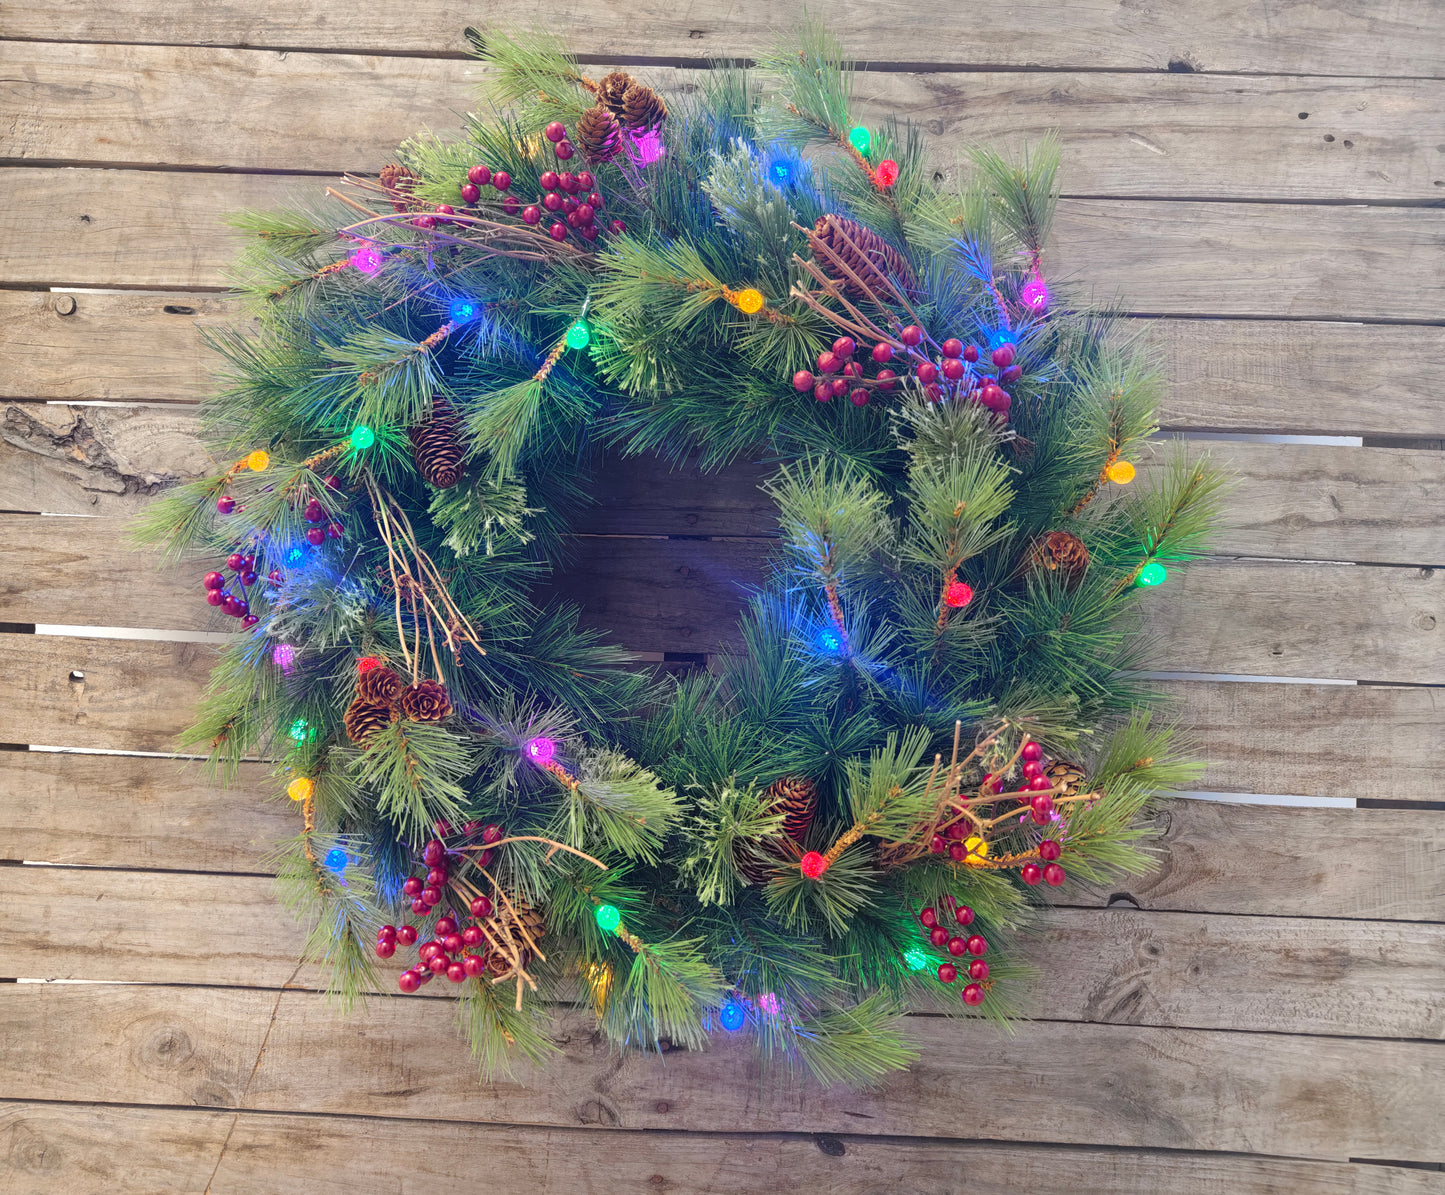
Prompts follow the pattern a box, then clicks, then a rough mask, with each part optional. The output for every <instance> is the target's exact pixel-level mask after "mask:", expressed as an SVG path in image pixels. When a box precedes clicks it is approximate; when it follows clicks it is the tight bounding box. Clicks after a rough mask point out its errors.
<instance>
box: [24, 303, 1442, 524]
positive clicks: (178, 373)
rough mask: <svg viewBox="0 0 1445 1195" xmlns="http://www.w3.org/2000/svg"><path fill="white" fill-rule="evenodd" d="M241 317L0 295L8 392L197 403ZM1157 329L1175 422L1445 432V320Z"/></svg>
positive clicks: (1163, 412)
mask: <svg viewBox="0 0 1445 1195" xmlns="http://www.w3.org/2000/svg"><path fill="white" fill-rule="evenodd" d="M63 300H69V301H72V302H74V303H75V310H74V311H73V312H71V313H70V314H69V315H68V316H64V317H62V316H59V315H58V314H57V304H59V303H61V302H62V301H63ZM67 305H68V304H67ZM172 309H174V310H172ZM187 310H189V311H191V312H194V314H193V315H188V314H184V313H185V312H186V311H187ZM241 319H242V317H241V314H240V305H239V303H237V302H236V301H235V300H233V299H230V298H227V297H225V296H221V295H215V294H204V293H191V294H175V293H159V294H155V293H152V294H147V293H144V292H137V293H130V294H103V293H94V292H83V293H80V294H71V295H66V296H58V295H51V294H49V293H48V292H35V291H0V360H3V361H4V362H5V365H6V370H5V374H6V377H5V378H4V379H0V385H3V386H4V387H5V389H6V390H7V391H8V392H9V393H10V394H11V395H13V396H14V397H18V398H40V399H47V400H52V401H53V400H57V399H111V400H130V401H136V402H154V403H161V402H167V403H171V402H174V403H191V402H199V401H200V400H201V399H202V398H204V397H205V396H206V395H207V394H210V393H212V392H213V390H214V388H215V387H214V386H213V384H212V382H211V380H210V374H211V371H212V370H214V369H216V368H218V367H219V365H220V360H219V358H216V357H213V356H211V355H210V354H209V353H207V352H205V351H204V349H202V348H201V347H200V346H199V337H198V336H197V335H196V332H195V330H194V329H195V328H196V327H213V326H216V325H217V324H226V323H231V322H233V321H234V322H237V323H239V322H241ZM1150 334H1151V336H1153V338H1154V339H1155V340H1157V341H1158V342H1159V344H1160V345H1161V347H1162V348H1163V350H1164V352H1165V353H1166V361H1167V370H1168V376H1169V379H1170V388H1169V393H1168V396H1167V398H1166V400H1165V402H1164V405H1163V406H1162V407H1161V409H1160V420H1161V422H1162V424H1163V426H1165V427H1167V428H1176V429H1198V430H1202V431H1258V432H1285V433H1296V434H1298V433H1305V434H1309V433H1320V432H1328V433H1333V434H1336V435H1364V436H1414V437H1420V436H1430V435H1433V434H1435V433H1436V432H1438V431H1439V410H1438V401H1437V396H1438V395H1439V394H1440V393H1441V391H1442V390H1445V328H1440V327H1426V326H1421V325H1364V324H1340V323H1312V322H1309V321H1288V322H1280V321H1275V320H1220V319H1211V320H1191V319H1169V320H1161V321H1158V322H1157V323H1155V324H1154V326H1153V328H1152V329H1151V333H1150ZM102 363H103V367H102ZM91 417H92V418H93V417H94V415H92V416H91ZM4 473H5V470H4V469H0V484H3V478H4ZM621 481H622V479H621V478H619V479H618V484H621ZM703 513H706V512H703ZM703 525H706V524H703ZM618 530H623V528H618ZM636 530H637V532H638V533H639V534H657V533H658V532H657V531H656V529H655V527H653V528H648V527H645V526H644V525H641V524H639V526H638V527H637V528H636ZM708 533H709V532H708V531H696V532H692V534H708ZM711 533H713V534H717V532H716V531H713V532H711Z"/></svg>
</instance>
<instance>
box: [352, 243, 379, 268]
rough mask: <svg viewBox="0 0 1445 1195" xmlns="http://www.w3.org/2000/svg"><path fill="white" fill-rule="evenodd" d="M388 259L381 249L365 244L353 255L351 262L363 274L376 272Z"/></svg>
mask: <svg viewBox="0 0 1445 1195" xmlns="http://www.w3.org/2000/svg"><path fill="white" fill-rule="evenodd" d="M385 259H386V254H384V253H383V252H382V251H381V250H380V249H378V248H376V247H375V246H374V245H363V246H362V247H361V248H360V249H358V250H357V251H356V252H355V253H353V254H352V255H351V259H350V260H351V264H352V265H353V266H355V267H356V268H357V269H358V270H360V271H361V272H362V273H363V274H375V273H376V272H377V270H379V269H381V263H382V262H383V261H384V260H385Z"/></svg>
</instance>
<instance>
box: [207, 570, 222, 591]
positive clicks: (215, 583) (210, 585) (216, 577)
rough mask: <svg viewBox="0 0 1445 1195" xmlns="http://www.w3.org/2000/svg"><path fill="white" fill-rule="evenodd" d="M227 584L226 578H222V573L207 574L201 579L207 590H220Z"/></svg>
mask: <svg viewBox="0 0 1445 1195" xmlns="http://www.w3.org/2000/svg"><path fill="white" fill-rule="evenodd" d="M225 583H226V578H225V577H223V576H221V574H220V573H207V574H206V575H205V576H204V577H202V578H201V584H202V585H204V586H205V587H206V588H207V589H220V588H221V586H223V585H225Z"/></svg>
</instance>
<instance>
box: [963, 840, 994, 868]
mask: <svg viewBox="0 0 1445 1195" xmlns="http://www.w3.org/2000/svg"><path fill="white" fill-rule="evenodd" d="M963 849H964V850H966V851H967V852H968V857H967V858H966V859H964V862H965V863H967V864H968V865H969V866H970V867H977V866H978V865H979V864H980V863H981V862H983V860H985V859H987V858H988V843H986V842H985V841H984V840H983V839H982V838H980V837H979V836H978V835H977V834H970V835H969V836H968V837H967V838H966V839H964V842H963Z"/></svg>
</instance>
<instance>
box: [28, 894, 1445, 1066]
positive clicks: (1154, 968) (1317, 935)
mask: <svg viewBox="0 0 1445 1195" xmlns="http://www.w3.org/2000/svg"><path fill="white" fill-rule="evenodd" d="M0 895H3V897H4V900H5V907H6V908H7V909H9V910H11V914H12V918H13V922H12V924H13V925H14V927H15V928H14V929H12V932H11V933H10V934H9V936H8V940H7V941H6V942H4V943H0V975H3V976H10V977H17V978H32V979H90V980H106V981H115V982H125V983H194V982H198V981H202V980H203V981H204V982H206V983H208V984H213V985H221V986H253V987H276V986H279V985H281V984H284V983H286V982H288V981H289V980H291V979H293V977H296V982H298V983H299V984H301V985H302V986H307V987H315V986H319V984H320V982H321V981H320V977H319V972H318V971H316V970H315V969H313V968H310V967H307V968H305V969H304V970H303V971H302V972H300V974H299V976H298V973H297V966H296V960H297V958H298V957H299V954H300V951H301V945H302V942H303V941H304V937H305V935H304V933H303V932H302V929H301V927H300V926H299V925H297V924H296V923H295V922H294V921H293V920H292V918H291V917H290V916H289V914H287V913H286V912H285V910H284V909H282V908H281V907H280V906H279V905H278V904H277V903H276V901H275V898H274V894H273V891H272V881H271V880H270V879H269V878H268V877H263V876H241V875H232V876H215V875H204V874H193V873H172V872H137V871H110V870H98V869H91V868H86V869H78V870H71V869H59V868H38V867H25V868H16V867H6V868H0ZM1065 939H1067V942H1068V946H1067V949H1064V948H1063V947H1062V943H1063V942H1064V940H1065ZM201 943H204V945H203V946H202V945H200V944H201ZM1442 947H1445V926H1440V925H1429V924H1421V923H1416V922H1399V921H1331V920H1329V919H1326V918H1322V917H1316V918H1259V917H1233V916H1225V915H1219V914H1207V915H1206V914H1199V913H1148V912H1138V911H1134V910H1121V909H1108V910H1102V909H1056V910H1053V911H1052V912H1050V913H1049V914H1048V916H1047V917H1046V918H1045V923H1044V928H1043V930H1041V931H1039V933H1038V940H1037V941H1035V942H1031V943H1030V944H1029V945H1028V947H1027V949H1026V950H1025V955H1026V957H1029V958H1031V959H1033V960H1034V961H1035V962H1036V963H1037V964H1038V965H1039V967H1040V969H1041V972H1042V975H1043V978H1042V981H1041V983H1040V985H1039V987H1038V988H1037V989H1036V991H1035V993H1034V995H1033V998H1032V1004H1031V1010H1032V1012H1033V1013H1034V1015H1037V1016H1046V1017H1048V1018H1049V1019H1050V1020H1069V1021H1087V1022H1105V1023H1117V1024H1154V1025H1175V1026H1184V1027H1189V1028H1199V1029H1237V1030H1252V1031H1256V1032H1269V1033H1318V1034H1336V1035H1344V1036H1352V1035H1353V1036H1374V1037H1410V1038H1438V1037H1441V1036H1445V1009H1442V1008H1441V1006H1440V1002H1439V1000H1438V993H1439V990H1440V987H1441V984H1442V981H1445V949H1442ZM198 967H199V968H201V971H200V973H199V974H198V973H197V968H198ZM401 970H402V965H401V962H400V961H397V962H395V963H393V964H389V965H388V966H386V967H383V968H382V972H381V974H382V975H383V976H384V980H383V988H384V989H385V988H389V987H390V984H391V982H392V977H394V976H395V975H396V974H398V973H399V972H400V971H401ZM1262 993H1267V994H1269V995H1268V998H1267V999H1266V998H1261V994H1262Z"/></svg>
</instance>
